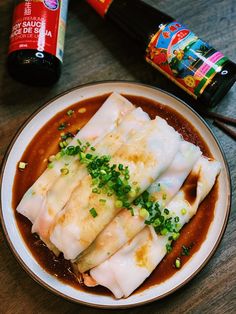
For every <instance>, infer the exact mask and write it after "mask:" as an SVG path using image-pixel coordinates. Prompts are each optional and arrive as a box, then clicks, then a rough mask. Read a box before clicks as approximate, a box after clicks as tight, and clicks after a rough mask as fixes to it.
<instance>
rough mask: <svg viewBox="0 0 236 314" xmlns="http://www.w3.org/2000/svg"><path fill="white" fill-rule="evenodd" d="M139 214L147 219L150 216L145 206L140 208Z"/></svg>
mask: <svg viewBox="0 0 236 314" xmlns="http://www.w3.org/2000/svg"><path fill="white" fill-rule="evenodd" d="M139 216H141V217H142V218H144V219H147V218H148V217H149V212H148V211H147V210H146V209H145V208H141V209H140V210H139Z"/></svg>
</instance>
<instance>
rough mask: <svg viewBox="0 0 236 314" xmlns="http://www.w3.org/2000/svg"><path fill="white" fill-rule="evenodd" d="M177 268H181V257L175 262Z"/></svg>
mask: <svg viewBox="0 0 236 314" xmlns="http://www.w3.org/2000/svg"><path fill="white" fill-rule="evenodd" d="M175 267H176V268H178V269H179V268H180V267H181V260H180V258H179V257H177V258H176V260H175Z"/></svg>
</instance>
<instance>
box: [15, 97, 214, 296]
mask: <svg viewBox="0 0 236 314" xmlns="http://www.w3.org/2000/svg"><path fill="white" fill-rule="evenodd" d="M108 96H109V94H106V95H102V96H99V97H95V98H90V99H87V100H84V101H80V102H78V103H76V104H73V105H71V106H69V107H68V108H66V109H65V110H63V111H61V112H59V113H58V114H56V115H55V116H54V117H53V118H52V119H51V120H49V121H48V122H47V123H46V124H45V125H44V126H43V127H42V128H41V130H40V131H39V132H38V133H37V134H36V135H35V136H34V138H33V139H32V141H31V142H30V144H29V145H28V147H27V149H26V150H25V152H24V154H23V156H22V158H21V161H23V162H25V163H27V167H26V168H25V169H24V170H23V171H22V170H20V169H18V168H17V170H16V175H15V180H14V187H13V201H12V202H13V208H14V209H16V207H17V205H18V203H19V202H20V200H21V198H22V197H23V195H24V193H25V192H26V191H27V189H28V188H29V187H30V186H31V185H32V184H33V183H34V182H35V181H36V180H37V178H38V177H39V176H40V174H41V173H42V172H43V171H44V170H45V168H46V167H47V164H48V158H49V157H50V156H51V155H53V154H55V153H57V152H58V150H59V149H60V148H59V146H58V143H59V142H60V140H61V136H62V135H63V134H66V133H68V132H69V133H72V134H75V133H77V132H78V130H79V129H80V128H81V127H82V126H83V125H84V124H86V122H87V121H88V120H89V119H90V118H91V117H92V116H93V115H94V113H95V112H96V111H97V110H98V108H99V107H100V106H101V105H102V104H103V102H104V101H105V100H106V98H107V97H108ZM124 96H125V97H126V98H127V99H128V100H130V101H131V102H132V103H133V104H134V105H135V106H137V107H141V108H142V109H143V110H144V111H146V112H147V113H148V114H149V115H150V117H151V118H154V117H155V116H156V115H158V116H160V117H162V118H164V119H166V120H167V122H168V124H170V125H171V126H173V127H174V128H175V130H176V131H178V132H179V133H180V134H181V135H182V136H183V138H184V139H185V140H186V141H189V142H192V143H193V144H195V145H197V146H199V147H200V149H201V151H202V152H203V155H205V156H207V157H212V155H211V152H210V150H209V148H208V146H207V144H206V143H205V141H204V140H203V138H202V137H201V135H200V134H199V133H198V132H197V131H196V129H195V128H194V126H193V125H191V124H190V123H189V122H188V121H186V120H185V118H184V117H183V116H181V115H180V114H178V113H177V112H176V111H175V110H173V109H171V108H170V107H167V106H165V105H162V104H159V103H158V102H154V101H153V100H150V99H147V98H144V97H140V96H130V95H124ZM186 180H188V182H189V185H188V186H189V188H188V189H187V190H186V191H185V194H186V196H187V198H188V200H189V201H191V198H193V197H194V193H195V191H194V190H193V189H191V183H193V182H194V180H196V178H191V177H190V176H189V177H188V178H187V179H186ZM217 195H218V184H217V183H216V184H215V185H214V188H213V189H212V191H211V192H210V193H209V195H208V196H207V197H206V199H205V200H204V201H203V202H202V204H201V205H200V207H199V209H198V211H197V214H196V215H195V216H194V217H193V218H192V220H191V221H190V222H189V223H188V224H187V225H185V226H184V228H183V229H182V230H181V235H180V237H179V238H178V240H177V241H175V243H174V244H173V249H172V251H171V252H170V253H168V254H167V255H166V256H165V258H164V259H163V260H162V262H161V263H160V264H159V265H158V266H157V268H156V269H155V270H154V272H153V273H152V274H151V276H150V277H149V278H147V279H146V281H145V282H144V283H143V284H142V286H141V287H139V288H138V289H137V291H138V292H140V291H141V290H144V289H146V288H148V287H150V286H152V285H155V284H160V283H161V282H163V281H165V280H166V279H168V278H169V277H171V276H172V275H173V274H174V273H175V272H176V271H178V269H177V268H176V267H175V261H176V259H177V258H180V260H181V265H184V264H185V263H186V262H187V261H188V260H189V259H190V258H191V256H192V255H193V254H194V253H195V252H196V251H197V250H198V249H199V248H200V246H201V244H202V243H203V241H204V239H205V238H206V235H207V232H208V228H209V226H210V224H211V221H212V220H213V217H214V208H215V203H216V199H217ZM15 217H16V220H17V224H18V227H19V229H20V231H21V234H22V237H23V239H24V241H25V242H26V244H27V246H28V247H29V249H30V251H31V252H32V254H33V256H34V257H35V259H36V260H37V261H38V263H39V264H40V265H41V266H42V267H43V268H44V269H45V270H46V271H48V272H49V273H50V274H52V275H54V276H56V277H57V278H58V279H60V280H61V281H63V282H64V283H66V284H70V285H73V286H75V287H76V288H78V289H81V290H84V291H89V292H90V293H91V292H92V293H97V294H110V292H108V291H107V290H106V289H105V288H102V287H95V288H87V287H85V286H84V285H81V283H79V281H78V279H77V277H76V276H75V275H74V273H73V269H72V267H71V264H70V262H69V261H67V260H65V259H64V258H63V256H62V254H61V255H59V257H56V256H55V255H54V254H53V253H52V252H51V251H50V250H49V249H48V248H47V246H46V245H45V244H44V243H43V242H42V241H41V240H40V239H39V237H38V236H37V235H36V234H32V233H31V226H32V225H31V222H30V221H29V220H28V219H27V218H25V217H24V216H22V215H21V214H19V213H17V212H16V210H15Z"/></svg>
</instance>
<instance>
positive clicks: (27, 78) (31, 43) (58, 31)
mask: <svg viewBox="0 0 236 314" xmlns="http://www.w3.org/2000/svg"><path fill="white" fill-rule="evenodd" d="M67 8H68V0H37V1H32V0H18V1H17V2H16V5H15V8H14V13H13V23H12V31H11V35H10V45H9V52H8V58H7V66H8V70H9V72H10V74H11V75H12V77H13V78H15V79H17V80H19V81H21V82H23V83H27V84H30V85H50V84H53V83H55V82H56V81H57V80H58V79H59V77H60V73H61V66H62V58H63V52H64V39H65V29H66V17H67Z"/></svg>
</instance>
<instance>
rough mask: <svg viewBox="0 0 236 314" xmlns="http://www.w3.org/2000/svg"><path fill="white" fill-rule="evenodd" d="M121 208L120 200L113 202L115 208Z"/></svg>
mask: <svg viewBox="0 0 236 314" xmlns="http://www.w3.org/2000/svg"><path fill="white" fill-rule="evenodd" d="M122 206H123V202H122V201H121V200H117V201H115V207H116V208H121V207H122Z"/></svg>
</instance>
